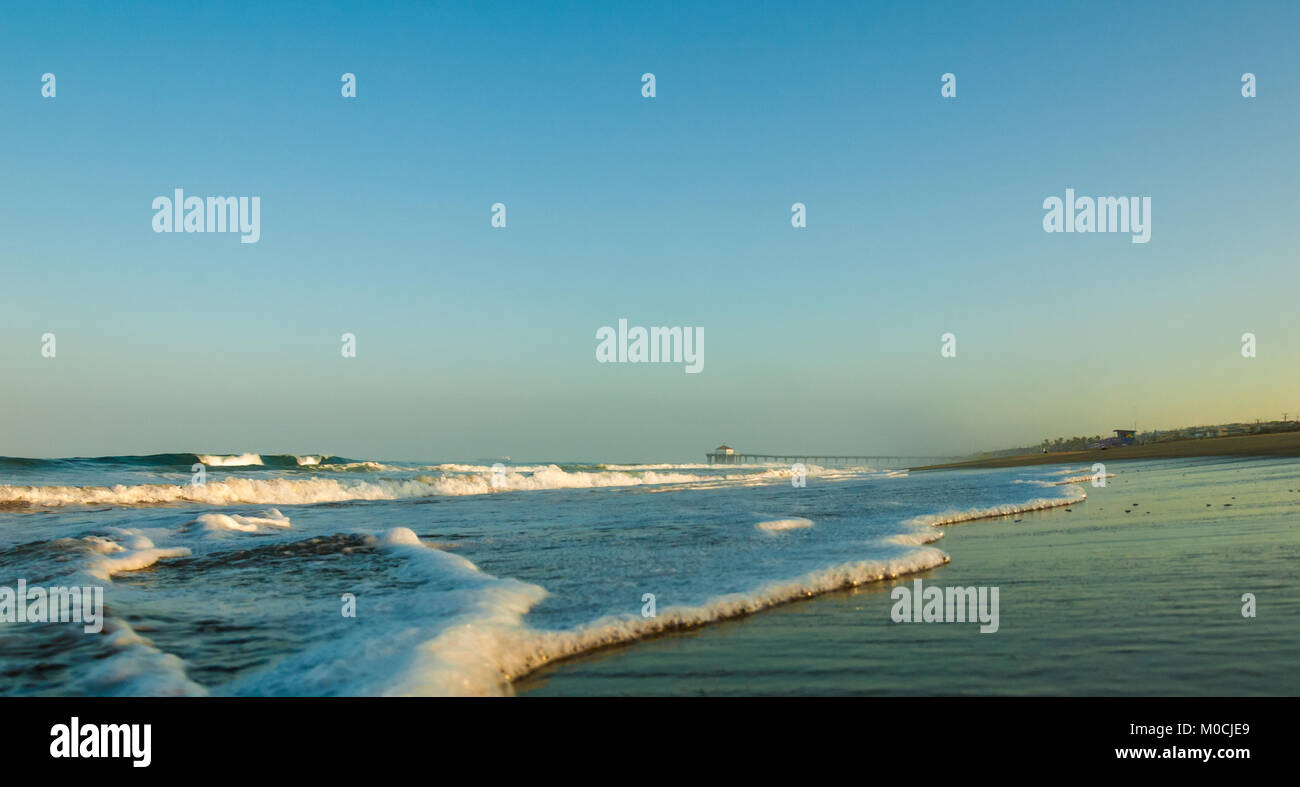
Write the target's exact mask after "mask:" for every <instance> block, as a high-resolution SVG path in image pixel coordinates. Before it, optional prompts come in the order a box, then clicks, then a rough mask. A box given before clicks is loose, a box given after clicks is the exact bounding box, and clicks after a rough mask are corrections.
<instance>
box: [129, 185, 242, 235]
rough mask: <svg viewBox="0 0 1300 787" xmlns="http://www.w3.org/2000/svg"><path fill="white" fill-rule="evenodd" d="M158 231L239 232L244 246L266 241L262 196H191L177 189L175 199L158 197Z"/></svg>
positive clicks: (156, 228) (155, 214)
mask: <svg viewBox="0 0 1300 787" xmlns="http://www.w3.org/2000/svg"><path fill="white" fill-rule="evenodd" d="M153 209H154V210H155V211H157V212H156V213H154V216H153V231H154V232H239V233H242V236H241V237H240V239H239V242H240V243H257V242H258V241H259V240H261V239H262V198H261V197H208V198H207V200H206V201H205V200H204V198H203V197H187V196H185V190H184V189H176V190H175V191H174V192H173V194H172V196H171V197H155V198H154V201H153Z"/></svg>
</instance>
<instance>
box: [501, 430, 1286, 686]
mask: <svg viewBox="0 0 1300 787" xmlns="http://www.w3.org/2000/svg"><path fill="white" fill-rule="evenodd" d="M1107 453H1109V452H1107ZM1108 469H1109V470H1111V472H1115V473H1117V475H1116V477H1115V478H1112V479H1109V482H1108V485H1107V486H1106V487H1105V488H1101V489H1097V488H1092V487H1087V491H1088V493H1089V498H1088V500H1086V501H1085V502H1083V503H1080V504H1077V505H1074V506H1071V507H1070V509H1069V510H1068V511H1067V510H1066V509H1056V510H1051V511H1044V512H1038V513H1032V514H1024V515H1018V516H1015V517H1007V518H1002V519H994V520H985V521H979V522H971V523H969V524H964V525H956V526H951V527H948V528H945V532H946V536H945V538H943V539H942V540H940V541H939V542H937V543H936V546H938V547H940V548H942V549H943V550H944V551H946V552H947V553H948V554H949V555H950V556H951V558H952V562H951V563H950V564H948V565H946V566H944V567H941V568H937V569H934V570H932V571H929V572H925V573H923V574H919V575H913V576H910V577H907V578H905V579H899V580H893V581H888V582H884V583H881V584H879V585H876V586H870V587H864V588H859V589H855V590H851V591H840V592H836V593H831V594H828V595H825V596H820V597H818V598H815V599H811V600H808V601H801V602H796V603H793V604H789V605H786V606H782V607H777V608H774V609H771V610H768V611H765V612H762V613H760V614H757V615H754V616H752V617H749V618H745V619H741V620H737V621H732V622H726V623H721V624H717V625H713V626H709V627H707V628H705V629H701V630H696V631H691V632H687V633H680V634H674V635H668V636H664V637H660V638H658V639H653V640H648V641H645V642H641V643H637V644H633V645H630V646H626V647H620V648H616V649H611V650H606V651H601V652H598V653H595V654H592V655H590V656H587V657H583V658H579V659H575V660H572V661H568V662H563V663H560V664H556V665H552V666H551V667H548V668H545V669H543V670H541V671H539V672H537V673H534V674H533V675H530V676H528V677H526V678H524V679H523V680H521V681H520V682H519V683H517V684H516V687H515V689H516V691H517V693H519V694H521V695H524V696H546V695H637V696H640V695H685V696H689V695H963V694H971V695H1108V694H1109V695H1128V696H1133V695H1288V696H1295V695H1300V672H1297V671H1296V670H1295V666H1294V662H1295V657H1296V654H1297V652H1300V568H1297V567H1298V566H1300V563H1298V562H1297V560H1298V559H1300V526H1297V522H1298V521H1300V460H1295V459H1184V460H1171V461H1149V462H1124V463H1122V464H1121V465H1120V466H1118V467H1116V468H1108ZM960 472H979V471H960ZM1017 520H1019V521H1017ZM916 577H920V578H921V579H922V580H923V581H924V582H925V583H926V584H927V585H928V584H938V585H941V586H997V587H998V588H999V591H1000V600H999V630H998V632H996V633H990V634H981V633H979V627H978V624H971V623H894V622H893V621H892V620H891V619H890V609H891V607H892V606H893V603H894V602H893V600H892V599H891V598H890V595H889V594H890V591H891V589H892V588H893V587H895V586H896V585H899V584H908V585H909V586H910V585H911V582H912V580H913V579H914V578H916ZM1244 593H1253V594H1255V596H1256V604H1257V616H1256V617H1254V618H1246V617H1243V616H1242V606H1243V602H1242V595H1243V594H1244Z"/></svg>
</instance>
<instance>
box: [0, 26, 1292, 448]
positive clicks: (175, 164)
mask: <svg viewBox="0 0 1300 787" xmlns="http://www.w3.org/2000/svg"><path fill="white" fill-rule="evenodd" d="M331 5H334V6H337V4H331ZM590 5H592V4H586V3H572V4H559V3H537V2H525V3H518V4H513V3H491V4H487V3H483V4H473V6H472V7H471V6H469V5H468V4H445V5H442V4H440V5H429V4H396V5H395V6H394V7H387V6H388V4H375V3H368V4H356V5H346V6H343V7H334V8H326V7H324V4H316V3H293V4H290V3H276V4H273V5H272V7H270V8H258V7H255V6H252V5H249V6H247V7H244V6H242V5H241V4H237V3H222V4H205V5H202V6H200V5H197V4H188V3H159V4H155V5H151V6H145V5H143V4H133V3H121V4H100V3H85V4H75V5H74V4H64V3H49V4H26V5H25V6H23V7H21V8H20V7H8V8H6V12H5V18H4V20H3V22H0V25H2V26H0V150H3V151H4V153H3V155H0V183H3V184H4V187H3V189H0V375H2V376H0V454H5V455H20V456H67V455H97V454H122V453H145V452H155V451H200V452H207V451H229V452H245V451H262V452H285V453H294V452H297V453H305V452H328V453H335V454H340V455H345V456H353V457H364V458H387V459H451V458H464V459H470V458H476V457H492V456H498V455H510V456H512V457H515V458H534V459H541V458H549V459H593V460H609V461H617V460H631V459H663V460H675V459H687V460H691V459H699V458H700V457H701V455H702V453H703V452H704V451H706V450H708V449H711V448H712V447H713V446H715V445H717V444H718V443H719V442H720V441H727V442H729V443H730V444H731V445H734V446H737V447H739V448H741V449H742V450H761V451H791V452H794V451H810V452H811V451H820V452H825V453H858V452H876V451H880V452H906V453H931V452H935V453H946V452H965V451H969V450H973V449H978V448H991V447H998V446H1007V445H1015V444H1023V443H1031V442H1035V441H1037V440H1038V439H1041V438H1043V437H1055V436H1058V435H1067V436H1068V435H1074V434H1085V433H1086V434H1095V433H1098V432H1104V431H1107V430H1109V429H1111V428H1115V427H1121V426H1129V425H1131V424H1132V423H1134V422H1136V423H1137V424H1138V426H1139V428H1150V427H1157V428H1161V427H1169V426H1176V425H1180V424H1184V423H1192V422H1220V421H1228V420H1239V419H1240V420H1244V419H1251V420H1253V419H1255V418H1260V417H1263V418H1268V417H1272V418H1276V417H1279V416H1280V414H1281V412H1282V411H1283V410H1288V411H1291V412H1295V411H1297V410H1300V386H1298V385H1297V384H1298V383H1300V317H1298V316H1297V309H1296V303H1297V285H1298V284H1300V266H1298V265H1297V263H1298V262H1300V260H1298V259H1297V256H1298V253H1297V249H1300V230H1298V229H1297V227H1300V221H1297V219H1296V212H1297V205H1298V203H1297V198H1296V194H1297V185H1296V176H1297V172H1300V154H1298V153H1297V144H1296V140H1297V137H1296V128H1297V120H1298V119H1300V68H1298V66H1300V46H1297V44H1296V42H1297V41H1298V40H1300V4H1296V3H1294V2H1278V3H1265V2H1256V3H1249V4H1234V3H1213V4H1209V3H1191V2H1177V3H1148V2H1142V3H1127V2H1123V3H1121V2H1117V3H1089V4H1087V5H1084V6H1071V7H1064V6H1057V7H1047V6H1044V5H1043V4H1039V3H1025V4H1023V5H1020V6H1018V7H1015V6H1011V5H1009V4H1002V3H998V4H970V3H937V4H926V5H922V4H917V3H890V4H881V3H838V4H829V3H808V2H804V3H781V4H777V3H767V4H756V3H717V4H703V3H673V4H668V3H617V4H609V7H605V8H591V7H590ZM647 71H648V72H653V73H654V74H655V75H656V77H657V94H658V95H657V97H656V98H654V99H645V98H642V96H641V80H640V77H641V74H642V73H644V72H647ZM1247 71H1249V72H1253V73H1255V74H1256V76H1257V79H1258V97H1257V98H1254V99H1244V98H1242V96H1241V92H1240V88H1241V74H1242V73H1243V72H1247ZM45 72H52V73H54V74H55V75H56V77H57V80H58V81H57V90H58V95H57V97H56V98H54V99H45V98H42V97H41V95H40V87H41V84H40V78H41V75H42V74H43V73H45ZM344 72H352V73H355V74H356V75H357V84H358V97H357V98H356V99H355V100H353V99H344V98H342V97H341V96H340V93H339V87H340V82H339V79H340V76H341V74H343V73H344ZM944 72H953V73H955V74H956V75H957V80H958V96H957V98H956V99H953V100H945V99H943V98H941V97H940V95H939V90H940V75H941V74H943V73H944ZM1067 186H1068V187H1072V188H1074V189H1076V191H1078V193H1079V194H1086V195H1094V196H1095V195H1142V196H1150V197H1151V198H1152V203H1153V229H1152V237H1151V241H1150V243H1147V244H1145V245H1135V244H1132V243H1130V242H1129V239H1128V236H1126V235H1103V234H1094V235H1059V234H1056V235H1053V234H1047V233H1045V232H1043V230H1042V223H1041V222H1042V216H1043V210H1042V201H1043V199H1044V198H1045V197H1047V196H1051V195H1057V196H1060V195H1063V193H1064V189H1065V188H1066V187H1067ZM176 187H184V188H185V189H186V191H187V193H189V194H193V195H200V196H215V195H245V196H248V195H257V196H260V197H261V202H262V215H261V224H262V239H261V242H260V243H257V244H255V245H254V244H247V245H241V244H240V243H239V242H238V238H237V236H233V235H222V234H205V235H199V234H155V233H154V232H153V231H152V229H151V225H150V222H151V220H152V217H153V211H152V209H151V207H150V205H151V202H152V200H153V198H154V197H156V196H160V195H170V194H171V192H172V189H174V188H176ZM796 201H798V202H803V203H805V204H806V205H807V206H808V227H807V228H806V229H802V230H796V229H793V228H792V227H791V226H790V205H791V203H793V202H796ZM494 202H503V203H505V204H506V205H507V210H508V224H509V226H508V227H507V228H506V229H504V230H497V229H492V228H491V227H490V224H489V220H490V206H491V205H492V203H494ZM620 317H624V318H627V319H628V320H629V321H630V322H631V324H633V325H646V326H649V325H686V326H703V327H704V329H705V337H706V340H705V359H706V364H705V370H704V372H703V373H701V374H695V375H688V374H684V373H683V371H682V369H681V367H680V366H674V365H627V364H607V365H601V364H598V363H596V361H595V345H596V341H595V338H594V337H595V331H596V329H597V328H599V327H601V326H604V325H614V324H616V322H617V320H618V319H619V318H620ZM47 331H49V332H53V333H55V335H56V337H57V342H58V345H57V348H58V356H57V358H55V359H45V358H42V357H41V355H40V337H41V335H42V334H43V333H45V332H47ZM946 331H952V332H954V333H956V334H957V337H958V338H957V349H958V357H957V358H955V359H943V358H940V355H939V345H940V342H939V336H940V334H941V333H943V332H946ZM1245 331H1252V332H1254V333H1255V334H1256V335H1257V336H1258V343H1259V357H1257V358H1254V359H1244V358H1242V357H1241V354H1240V352H1239V349H1240V336H1241V334H1242V333H1243V332H1245ZM344 332H352V333H355V334H356V335H357V344H358V356H357V358H355V359H344V358H342V357H341V355H340V352H339V347H340V344H339V337H340V334H342V333H344Z"/></svg>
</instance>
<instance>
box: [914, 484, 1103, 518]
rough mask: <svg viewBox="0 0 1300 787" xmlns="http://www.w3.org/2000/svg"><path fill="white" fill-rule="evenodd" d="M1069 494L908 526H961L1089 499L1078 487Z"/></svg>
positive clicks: (952, 513)
mask: <svg viewBox="0 0 1300 787" xmlns="http://www.w3.org/2000/svg"><path fill="white" fill-rule="evenodd" d="M1066 489H1067V490H1068V493H1067V494H1066V495H1064V496H1062V497H1040V498H1037V499H1034V500H1029V501H1027V502H1024V503H1007V504H1004V505H998V506H989V507H987V508H971V509H967V510H965V511H944V512H942V513H939V514H925V515H923V516H918V517H913V518H912V519H910V520H908V524H910V525H914V526H919V527H923V526H929V527H938V526H943V525H960V524H963V523H965V522H974V521H975V520H977V519H993V518H995V517H1000V516H1010V515H1012V514H1023V513H1025V512H1027V511H1042V510H1045V509H1049V508H1060V507H1061V506H1069V505H1074V504H1075V503H1080V502H1083V500H1084V499H1086V498H1087V497H1088V495H1087V493H1086V492H1084V491H1083V490H1082V489H1080V488H1079V487H1077V486H1071V487H1066Z"/></svg>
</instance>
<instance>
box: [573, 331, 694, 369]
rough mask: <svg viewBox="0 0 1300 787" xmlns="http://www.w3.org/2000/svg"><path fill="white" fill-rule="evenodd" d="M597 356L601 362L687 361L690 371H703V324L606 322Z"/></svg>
mask: <svg viewBox="0 0 1300 787" xmlns="http://www.w3.org/2000/svg"><path fill="white" fill-rule="evenodd" d="M596 339H597V341H598V342H599V343H598V344H597V345H596V360H597V361H598V362H600V363H684V364H686V373H687V374H698V373H700V372H702V371H704V329H703V328H700V327H696V328H691V327H674V328H665V327H653V328H642V327H641V326H639V325H634V326H632V327H631V328H628V327H627V320H626V319H620V320H619V321H618V330H615V329H614V328H612V327H610V326H608V325H605V326H602V327H601V328H598V329H597V330H596Z"/></svg>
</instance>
